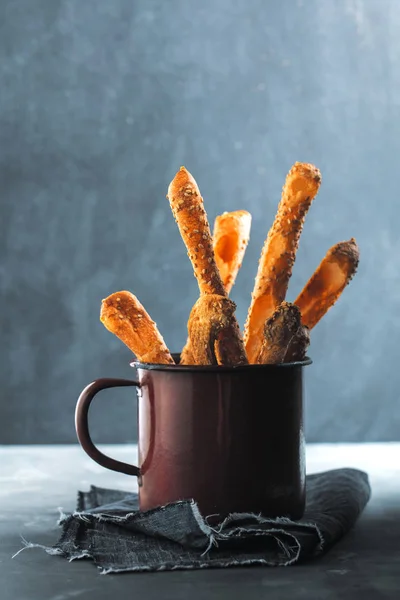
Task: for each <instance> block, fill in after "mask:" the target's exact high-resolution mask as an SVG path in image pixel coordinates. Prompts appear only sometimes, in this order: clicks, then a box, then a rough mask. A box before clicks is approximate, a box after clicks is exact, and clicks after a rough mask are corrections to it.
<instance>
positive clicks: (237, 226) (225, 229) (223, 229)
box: [180, 210, 251, 365]
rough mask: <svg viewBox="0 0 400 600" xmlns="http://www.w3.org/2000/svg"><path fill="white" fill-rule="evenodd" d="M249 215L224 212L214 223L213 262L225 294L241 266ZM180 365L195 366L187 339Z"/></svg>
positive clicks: (246, 238)
mask: <svg viewBox="0 0 400 600" xmlns="http://www.w3.org/2000/svg"><path fill="white" fill-rule="evenodd" d="M250 228H251V214H250V213H249V212H248V211H247V210H236V211H233V212H224V213H222V215H218V216H217V217H216V219H215V221H214V230H213V246H214V255H215V262H216V264H217V267H218V270H219V272H220V275H221V278H222V283H223V284H224V287H225V291H226V293H227V294H229V292H230V291H231V289H232V287H233V285H234V283H235V280H236V276H237V274H238V272H239V269H240V267H241V266H242V261H243V257H244V254H245V252H246V248H247V244H248V243H249V238H250ZM180 363H181V364H183V365H193V364H196V363H195V360H194V356H193V353H192V351H191V348H190V340H189V338H188V339H187V341H186V344H185V346H184V347H183V349H182V352H181V359H180Z"/></svg>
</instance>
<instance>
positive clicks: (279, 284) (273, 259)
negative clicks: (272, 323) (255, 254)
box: [244, 162, 321, 363]
mask: <svg viewBox="0 0 400 600" xmlns="http://www.w3.org/2000/svg"><path fill="white" fill-rule="evenodd" d="M320 183H321V174H320V172H319V170H318V169H317V168H316V167H315V166H314V165H311V164H307V163H298V162H297V163H295V164H294V165H293V167H292V168H291V169H290V171H289V173H288V175H287V177H286V181H285V184H284V186H283V189H282V197H281V201H280V203H279V206H278V210H277V213H276V216H275V220H274V223H273V225H272V227H271V229H270V230H269V232H268V236H267V238H266V240H265V243H264V247H263V249H262V252H261V257H260V261H259V265H258V271H257V275H256V279H255V284H254V289H253V293H252V297H251V303H250V307H249V311H248V315H247V320H246V324H245V328H244V341H245V346H246V351H247V356H248V359H249V362H250V363H253V362H255V359H256V357H257V355H258V353H259V352H260V348H261V345H262V343H263V330H264V324H265V322H266V320H267V319H268V318H269V317H270V316H271V315H272V313H273V312H274V310H275V308H276V307H277V306H279V305H280V304H281V302H283V300H284V299H285V297H286V292H287V288H288V284H289V279H290V277H291V274H292V268H293V264H294V261H295V258H296V252H297V248H298V244H299V239H300V234H301V231H302V228H303V224H304V219H305V216H306V214H307V211H308V209H309V208H310V206H311V203H312V201H313V199H314V198H315V196H316V194H317V192H318V190H319V186H320Z"/></svg>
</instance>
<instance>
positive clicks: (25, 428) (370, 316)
mask: <svg viewBox="0 0 400 600" xmlns="http://www.w3.org/2000/svg"><path fill="white" fill-rule="evenodd" d="M399 31H400V3H399V2H398V0H364V1H361V0H324V1H322V0H303V1H300V0H298V1H295V0H285V1H282V0H280V1H279V2H276V1H273V0H236V1H233V0H218V2H214V1H212V0H203V1H202V2H195V1H194V0H193V1H189V0H170V1H162V0H136V1H135V2H132V1H130V0H113V1H112V2H110V1H108V0H85V1H84V2H83V1H81V0H37V1H36V2H32V1H30V0H3V2H2V3H1V4H0V53H1V54H0V55H1V62H0V75H1V80H0V81H1V87H0V178H1V186H0V187H1V225H0V226H1V232H0V234H1V235H0V248H1V300H2V303H1V361H0V368H1V382H2V383H1V407H0V411H1V413H0V442H2V443H21V442H34V443H43V442H73V441H75V440H76V438H75V433H74V428H73V411H74V405H75V402H76V398H77V396H78V394H79V392H80V390H81V389H82V387H83V386H84V385H85V384H86V383H88V382H89V381H91V380H92V379H94V378H96V377H98V376H104V375H108V376H124V377H125V376H130V375H131V370H130V368H129V366H128V363H129V360H130V359H131V355H130V352H129V351H128V350H127V349H126V348H125V347H124V346H123V345H122V344H121V343H120V342H119V340H117V339H116V338H114V337H113V336H112V335H111V334H110V333H109V332H108V331H106V330H105V329H104V327H103V326H102V325H101V323H100V322H99V307H100V301H101V299H102V298H103V297H104V296H106V295H108V294H109V293H111V292H113V291H117V290H118V289H129V290H131V291H132V292H134V293H135V294H136V295H137V296H138V297H139V298H140V300H141V301H142V302H143V303H144V305H145V306H146V308H147V309H148V311H149V312H150V314H151V315H152V316H153V318H154V319H155V320H156V321H157V323H158V325H159V328H160V330H161V332H162V333H163V335H164V337H165V339H166V341H167V344H168V345H169V347H170V348H171V349H173V350H176V349H179V348H180V347H181V346H182V344H183V342H184V340H185V337H186V332H185V323H186V319H187V315H188V312H189V310H190V307H191V305H192V304H193V302H194V301H195V299H196V296H197V286H196V282H195V280H194V278H193V275H192V272H191V266H190V264H189V261H188V259H187V256H186V252H185V248H184V246H183V243H182V241H181V239H180V236H179V233H178V231H177V229H176V225H175V223H174V220H173V218H172V216H171V213H170V209H169V205H168V202H167V200H166V198H165V194H166V190H167V186H168V183H169V182H170V180H171V178H172V177H173V175H174V173H175V172H176V170H177V169H178V168H179V166H180V165H181V164H185V165H186V167H187V168H188V169H189V170H190V171H191V172H192V173H193V174H194V176H195V177H196V179H197V181H198V183H199V185H200V189H201V191H202V193H203V195H204V198H205V202H206V208H207V211H208V214H209V217H210V220H211V221H212V220H213V219H214V217H215V216H216V215H217V214H218V213H220V212H221V211H223V210H233V209H238V208H246V209H248V210H250V211H251V213H252V215H253V228H252V238H251V242H250V245H249V247H248V251H247V255H246V258H245V261H244V265H243V268H242V271H241V272H240V274H239V277H238V281H237V285H236V287H235V288H234V291H233V293H232V297H233V299H234V300H235V301H236V302H237V304H238V313H237V314H238V317H239V319H240V321H241V323H243V321H244V319H245V315H246V311H247V306H248V303H249V298H250V292H251V289H252V286H253V281H254V276H255V272H256V268H257V261H258V258H259V253H260V249H261V246H262V243H263V240H264V238H265V236H266V233H267V231H268V228H269V226H270V224H271V222H272V219H273V217H274V214H275V210H276V206H277V203H278V201H279V197H280V190H281V187H282V184H283V181H284V178H285V175H286V173H287V171H288V169H289V168H290V166H291V164H292V163H293V162H294V161H296V160H300V161H310V162H314V163H315V164H316V165H317V166H318V167H319V168H320V169H321V171H322V175H323V183H322V187H321V191H320V194H319V196H318V198H317V199H316V201H315V203H314V204H313V206H312V209H311V211H310V213H309V215H308V217H307V221H306V225H305V229H304V232H303V236H302V239H301V244H300V249H299V252H298V256H297V261H296V265H295V269H294V274H293V278H292V281H291V285H290V290H289V292H290V293H289V299H294V297H295V295H296V293H297V292H298V291H299V290H300V288H301V287H302V285H303V284H304V283H305V281H306V280H307V279H308V277H309V275H310V274H311V273H312V271H313V270H314V268H315V267H316V266H317V264H318V263H319V261H320V259H321V258H322V256H323V255H324V254H325V252H326V250H327V249H328V248H329V247H330V246H331V245H332V244H334V243H335V242H337V241H339V240H343V239H347V238H349V237H351V236H355V237H356V239H357V241H358V243H359V245H360V247H361V253H362V254H361V264H360V269H359V273H358V275H357V276H356V278H355V279H354V281H353V282H352V284H351V286H350V287H349V288H348V289H347V290H346V291H345V293H344V295H343V297H342V299H341V300H340V302H339V303H338V304H337V305H336V306H335V307H334V308H333V309H332V311H331V312H330V313H329V314H328V315H327V316H326V317H325V318H324V319H323V321H322V322H321V323H320V324H319V325H318V326H317V328H316V329H315V330H314V331H313V335H312V346H311V349H310V355H311V356H312V358H313V359H314V364H313V365H312V366H311V367H308V370H307V376H306V390H307V418H306V421H307V436H308V439H309V440H310V441H322V440H326V441H335V440H392V439H400V403H399V387H400V369H399V368H398V339H399V337H400V319H399V306H400V241H399V227H400V212H399V209H398V176H397V174H396V171H397V165H398V161H399V156H400V114H399V110H400V68H399V64H400V63H399V59H400V37H399ZM132 375H133V373H132ZM134 403H135V402H134V397H133V396H132V394H131V392H129V391H128V390H118V391H116V392H115V393H114V394H112V393H108V394H107V393H106V392H105V393H104V394H103V396H101V397H100V399H99V401H98V402H97V406H96V407H95V408H94V409H93V412H92V421H93V432H94V438H95V439H96V440H97V441H100V440H102V441H104V442H115V441H121V442H123V441H127V440H131V439H134V438H135V437H136V429H135V424H134V421H135V413H134Z"/></svg>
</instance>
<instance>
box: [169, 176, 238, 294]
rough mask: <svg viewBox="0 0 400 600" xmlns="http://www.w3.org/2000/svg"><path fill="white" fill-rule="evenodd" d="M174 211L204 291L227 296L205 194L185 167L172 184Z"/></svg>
mask: <svg viewBox="0 0 400 600" xmlns="http://www.w3.org/2000/svg"><path fill="white" fill-rule="evenodd" d="M167 197H168V199H169V203H170V205H171V210H172V213H173V215H174V217H175V220H176V222H177V225H178V227H179V231H180V234H181V236H182V239H183V241H184V243H185V245H186V248H187V251H188V256H189V258H190V260H191V262H192V265H193V269H194V274H195V276H196V279H197V283H198V285H199V289H200V294H219V295H220V296H226V292H225V288H224V284H223V283H222V279H221V276H220V274H219V271H218V268H217V265H216V262H215V257H214V250H213V244H212V238H211V233H210V226H209V224H208V220H207V215H206V211H205V210H204V205H203V198H202V197H201V195H200V190H199V188H198V186H197V183H196V181H195V179H194V177H192V175H191V174H190V173H189V171H187V170H186V169H185V167H181V168H180V170H179V171H178V173H177V174H176V175H175V177H174V179H173V180H172V182H171V183H170V185H169V188H168V196H167Z"/></svg>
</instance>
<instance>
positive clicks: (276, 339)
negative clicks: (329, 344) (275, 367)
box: [256, 302, 301, 365]
mask: <svg viewBox="0 0 400 600" xmlns="http://www.w3.org/2000/svg"><path fill="white" fill-rule="evenodd" d="M300 327H301V315H300V311H299V309H298V308H297V306H295V305H294V304H291V303H290V302H282V304H281V305H280V306H278V308H277V309H276V310H275V312H274V313H273V314H272V316H271V317H270V318H269V319H268V320H267V322H266V323H265V327H264V338H263V342H262V344H261V348H260V351H259V354H258V356H257V359H256V363H257V364H263V365H267V364H279V363H282V362H283V361H284V359H285V356H286V354H287V351H288V348H289V345H290V343H291V341H292V340H293V338H294V336H295V335H296V334H297V332H298V330H299V329H300Z"/></svg>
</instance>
